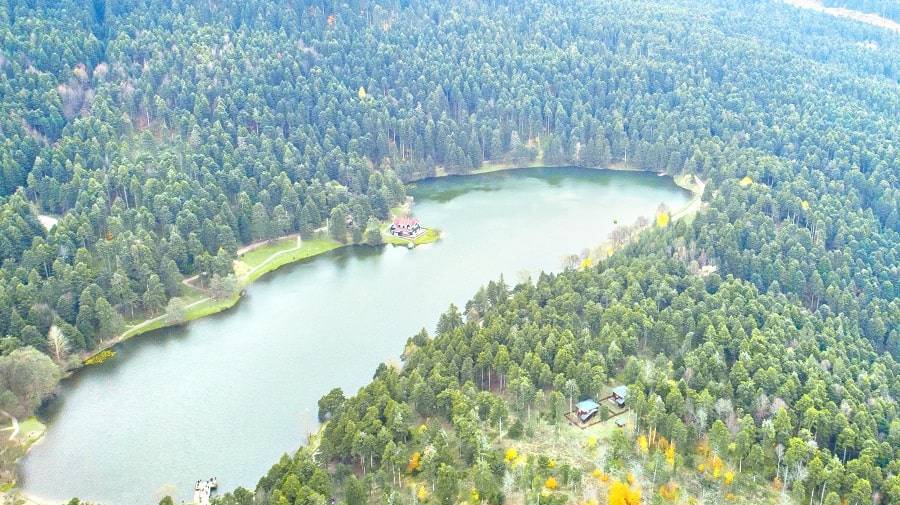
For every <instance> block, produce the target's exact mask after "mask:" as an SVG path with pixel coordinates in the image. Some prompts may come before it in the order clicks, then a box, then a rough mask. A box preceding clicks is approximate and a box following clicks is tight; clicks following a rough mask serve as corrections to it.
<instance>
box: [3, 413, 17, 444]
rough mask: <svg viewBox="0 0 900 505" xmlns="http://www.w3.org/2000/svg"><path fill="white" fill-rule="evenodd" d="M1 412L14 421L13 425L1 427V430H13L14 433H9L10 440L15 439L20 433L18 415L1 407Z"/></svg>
mask: <svg viewBox="0 0 900 505" xmlns="http://www.w3.org/2000/svg"><path fill="white" fill-rule="evenodd" d="M0 414H3V415H4V416H6V417H8V418H9V420H10V421H12V426H9V427H7V428H0V431H6V430H12V433H10V434H9V440H13V439H15V438H16V436H17V435H18V434H19V420H18V419H16V416H14V415H12V414H10V413H9V412H7V411H5V410H2V409H0Z"/></svg>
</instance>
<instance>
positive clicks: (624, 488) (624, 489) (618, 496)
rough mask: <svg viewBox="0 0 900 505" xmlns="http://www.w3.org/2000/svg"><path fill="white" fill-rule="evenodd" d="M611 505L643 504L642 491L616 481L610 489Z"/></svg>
mask: <svg viewBox="0 0 900 505" xmlns="http://www.w3.org/2000/svg"><path fill="white" fill-rule="evenodd" d="M608 498H609V505H639V504H640V503H641V490H640V489H637V488H633V487H631V486H629V485H628V484H626V483H624V482H620V481H616V482H614V483H613V485H612V486H610V487H609V493H608Z"/></svg>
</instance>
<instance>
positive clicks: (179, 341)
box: [21, 168, 691, 505]
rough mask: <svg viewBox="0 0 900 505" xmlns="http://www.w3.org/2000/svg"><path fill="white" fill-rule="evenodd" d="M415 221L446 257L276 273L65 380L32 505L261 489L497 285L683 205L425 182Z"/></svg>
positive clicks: (675, 199)
mask: <svg viewBox="0 0 900 505" xmlns="http://www.w3.org/2000/svg"><path fill="white" fill-rule="evenodd" d="M410 194H412V195H413V196H414V198H415V205H414V207H413V210H414V212H415V215H416V216H417V217H418V218H419V219H420V220H421V222H422V224H423V225H424V226H428V227H436V228H440V229H441V230H442V232H443V236H442V238H441V240H440V241H438V242H436V243H434V244H428V245H423V246H419V247H416V248H415V249H412V250H410V249H407V248H405V247H393V246H387V247H383V248H372V247H362V246H360V247H348V248H341V249H338V250H334V251H331V252H328V253H325V254H323V255H321V256H318V257H316V258H314V259H312V260H308V261H306V262H301V263H297V264H294V265H290V266H287V267H284V268H282V269H281V270H279V271H278V272H277V273H274V274H271V275H268V276H266V277H263V278H262V279H260V280H259V281H257V282H256V283H254V284H253V285H252V286H250V287H249V288H248V292H247V295H246V297H245V299H244V300H243V301H242V302H241V303H240V304H239V305H238V306H237V307H236V308H234V309H232V310H230V311H228V312H224V313H222V314H218V315H215V316H211V317H208V318H205V319H202V320H198V321H195V322H192V323H191V324H189V325H187V326H183V327H177V328H167V329H163V330H158V331H155V332H151V333H148V334H146V335H143V336H141V337H140V338H136V339H131V340H128V341H126V342H124V343H122V344H121V345H118V346H116V348H115V350H116V352H117V353H118V357H117V358H116V359H114V360H111V361H109V362H107V363H104V364H102V365H100V366H96V367H88V368H86V369H84V370H82V371H80V372H79V373H77V374H75V375H74V377H72V378H71V379H69V380H66V381H64V383H63V385H62V388H61V389H62V390H61V394H60V396H59V399H58V400H57V401H55V402H54V403H53V404H51V405H50V407H49V409H48V412H47V417H48V418H49V424H48V427H47V434H46V436H45V437H44V439H43V440H42V441H41V442H40V443H39V444H37V445H36V446H35V447H34V448H33V449H32V450H31V452H30V453H29V454H28V455H27V456H26V457H25V459H24V460H23V461H22V463H21V471H22V476H23V478H22V480H23V482H22V486H23V488H24V491H25V492H26V493H27V494H29V495H30V496H33V497H35V498H36V499H39V500H43V501H51V502H62V501H65V500H68V499H69V498H71V497H72V496H78V497H80V498H82V499H86V500H90V501H95V502H99V503H103V504H104V505H140V504H155V503H157V502H158V501H159V499H160V498H161V496H162V495H164V494H171V495H173V497H174V498H175V502H176V503H180V502H181V500H189V499H190V494H191V490H192V486H193V484H194V483H195V482H196V481H197V480H198V479H208V478H209V477H212V476H215V477H217V478H218V481H219V482H220V486H221V487H222V488H224V489H225V490H229V489H233V488H234V487H236V486H239V485H243V486H245V487H249V488H253V487H255V485H256V482H257V480H258V479H259V478H260V477H261V476H262V475H263V474H264V473H265V472H266V471H268V469H269V468H270V467H271V465H272V464H273V463H274V462H275V461H277V459H278V457H279V456H280V455H281V454H282V453H284V452H290V451H293V450H295V449H296V448H297V447H298V446H299V445H300V444H301V443H303V442H304V441H305V440H306V438H307V435H308V434H309V433H310V432H313V431H315V430H316V429H317V427H318V422H317V419H316V409H317V405H316V404H317V401H318V399H319V398H320V397H321V396H322V395H324V394H325V393H327V392H328V391H329V390H330V389H331V388H333V387H336V386H339V387H342V388H343V389H344V391H345V392H346V393H347V394H352V393H353V392H355V391H356V390H357V388H359V387H360V386H362V385H364V384H366V383H368V382H369V381H370V380H371V377H372V375H373V373H374V371H375V369H376V367H377V366H378V364H379V363H381V362H384V361H390V360H392V361H397V360H398V356H399V355H400V353H401V352H402V350H403V346H404V344H405V343H406V340H407V338H409V337H411V336H412V335H413V334H414V333H416V332H417V331H418V330H419V329H420V328H422V327H423V326H425V327H427V328H428V329H429V331H431V330H433V327H434V324H435V322H436V321H437V318H438V316H439V315H440V313H441V312H443V311H444V310H446V308H447V306H448V305H449V303H451V302H453V303H456V304H457V305H459V306H462V305H463V304H464V303H465V301H466V300H468V299H469V298H470V297H471V296H472V295H473V294H474V293H475V291H476V290H477V289H478V287H479V286H481V285H483V284H485V283H487V282H488V281H489V280H492V279H497V278H498V277H499V276H500V275H501V274H503V275H504V276H505V278H506V279H507V282H508V283H509V284H514V283H515V282H517V281H518V280H519V279H520V277H521V275H522V273H523V272H528V273H530V274H531V276H532V277H534V276H535V275H536V274H537V273H538V272H540V271H541V270H545V271H558V270H560V269H561V266H562V258H563V256H565V255H567V254H571V253H579V252H580V251H582V250H584V249H585V248H589V247H592V246H596V245H597V244H599V243H600V242H602V241H603V240H605V239H606V237H607V235H608V234H609V232H610V231H611V230H612V229H613V228H614V227H615V224H614V223H615V222H618V223H620V224H630V223H633V222H634V221H635V219H637V218H638V216H641V215H643V216H647V217H648V218H652V217H653V215H654V213H655V211H656V208H657V206H658V205H659V204H660V203H665V204H666V205H668V206H669V207H670V208H672V209H678V208H681V207H682V206H684V205H685V204H686V203H687V202H688V201H689V200H690V197H691V195H690V193H689V192H687V191H685V190H683V189H680V188H678V187H677V186H676V185H675V184H674V183H673V182H672V180H671V179H670V178H668V177H657V176H656V174H650V173H640V172H615V171H606V170H590V169H577V168H553V169H528V170H509V171H501V172H493V173H489V174H483V175H476V176H461V177H442V178H437V179H430V180H426V181H420V182H418V183H416V184H415V185H414V186H413V187H412V188H411V190H410Z"/></svg>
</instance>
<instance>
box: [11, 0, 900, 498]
mask: <svg viewBox="0 0 900 505" xmlns="http://www.w3.org/2000/svg"><path fill="white" fill-rule="evenodd" d="M0 22H2V31H0V37H2V44H0V47H2V49H0V50H2V52H0V71H2V74H3V79H2V80H0V107H2V112H3V113H2V115H0V121H2V124H0V128H2V132H3V143H2V147H0V165H2V166H0V174H2V175H0V191H2V194H3V195H4V196H3V201H2V207H0V216H2V222H0V226H2V229H3V234H2V236H0V251H2V256H3V258H4V260H3V266H2V269H0V335H6V337H5V338H4V339H3V345H2V348H3V353H4V354H9V353H10V352H11V351H13V350H14V349H18V348H20V347H23V346H32V347H35V348H37V349H39V350H41V351H43V352H45V353H48V354H50V355H53V356H54V359H55V360H56V361H57V362H60V363H62V362H64V360H62V359H60V358H61V356H60V355H58V353H55V352H54V350H57V351H58V349H59V346H58V345H55V344H58V342H59V340H58V339H59V334H60V333H61V334H63V335H64V336H65V342H66V343H67V346H66V347H67V350H69V351H81V350H86V349H91V348H93V347H95V346H96V344H97V343H98V342H99V340H101V339H104V338H108V337H110V336H113V335H115V334H116V333H117V332H119V331H121V329H122V326H123V320H124V319H125V318H127V319H134V318H137V317H140V316H141V315H155V314H158V313H159V312H160V311H162V310H163V308H164V307H165V304H166V301H167V299H168V298H170V297H172V296H176V295H178V294H179V293H180V290H181V289H182V285H181V281H182V279H183V278H184V277H185V276H191V275H194V274H202V279H201V280H206V281H211V280H212V279H213V278H216V277H218V278H222V277H225V276H227V275H229V274H230V273H231V259H232V257H233V255H234V252H235V251H236V250H237V248H238V247H239V245H240V244H244V243H249V242H252V241H255V240H259V239H265V238H269V237H273V236H278V235H283V234H286V233H291V232H299V233H300V234H301V236H304V237H309V236H312V234H313V233H314V230H316V229H318V228H320V227H322V226H325V225H327V224H329V221H332V222H334V221H337V222H341V223H343V222H344V216H347V215H351V216H352V217H353V222H354V223H366V222H367V221H368V220H369V218H370V217H375V218H378V219H384V218H386V217H387V215H388V210H389V208H390V207H392V206H394V205H396V204H397V203H399V202H401V201H402V200H403V198H404V197H405V192H404V188H403V185H402V182H401V181H404V180H411V179H414V178H417V177H422V176H427V175H431V174H434V173H436V172H437V171H438V170H444V171H450V172H460V173H465V172H467V171H470V170H472V169H473V168H476V167H479V166H481V165H482V164H484V163H486V162H509V163H525V162H531V161H539V162H541V163H544V164H550V165H554V164H557V165H563V164H577V165H584V166H602V165H605V164H608V163H611V162H623V161H625V159H626V158H627V162H628V165H629V166H634V167H639V168H643V169H647V170H654V171H661V172H667V173H669V174H683V173H689V174H696V175H698V176H699V177H700V178H701V179H703V180H704V181H706V183H707V187H706V196H705V199H706V200H707V204H708V209H707V210H706V211H705V212H704V213H702V214H700V215H699V216H698V217H697V218H695V219H693V220H692V221H691V222H689V223H686V222H681V221H679V222H678V223H676V224H674V225H672V226H668V227H663V228H659V229H656V230H652V231H649V232H647V233H645V234H643V235H642V236H641V237H640V238H639V239H638V240H636V241H635V242H633V243H631V244H629V245H627V246H625V247H624V248H623V249H622V250H620V251H618V252H617V253H616V254H614V255H613V256H612V257H610V258H608V259H606V260H604V261H602V262H600V263H599V264H598V265H597V266H595V267H591V268H588V269H586V270H581V271H566V272H564V273H562V274H560V275H558V276H551V275H543V276H541V277H540V278H539V279H535V280H534V281H533V282H531V283H524V284H521V285H519V286H515V287H510V286H507V285H506V284H504V283H502V282H495V283H491V284H490V285H488V286H487V287H486V288H485V289H484V290H483V291H481V292H479V293H477V294H476V295H475V297H474V298H473V300H472V301H471V302H470V303H469V304H468V306H467V307H465V308H464V310H463V311H462V312H460V311H459V310H458V309H455V308H451V310H450V311H448V312H447V314H445V315H444V316H443V317H442V318H441V321H440V322H439V324H438V331H437V333H436V335H434V336H433V338H432V336H429V335H427V334H425V333H422V334H420V335H417V336H416V337H414V338H412V339H411V340H410V344H409V345H408V346H407V349H406V350H405V352H404V360H405V361H404V366H403V367H402V368H401V369H397V368H393V367H389V366H384V367H382V368H380V369H379V370H378V372H377V373H376V376H375V378H374V380H373V382H372V384H371V385H369V386H367V387H366V388H364V389H363V390H361V391H360V392H359V393H358V394H357V395H355V396H352V397H350V398H348V399H344V397H343V394H342V393H340V392H335V393H334V394H332V395H330V396H329V397H327V398H326V399H323V404H322V406H323V409H322V418H323V419H329V421H328V423H327V425H326V427H325V429H324V431H323V432H322V434H321V436H320V439H319V442H318V443H319V448H318V452H317V453H315V455H314V454H313V452H312V451H307V450H305V449H304V450H301V451H300V452H298V453H297V454H296V455H295V456H293V457H290V458H289V457H285V458H284V459H283V460H282V461H281V462H280V463H278V464H277V465H275V466H274V467H273V468H272V470H271V471H270V472H269V474H268V475H267V476H265V477H264V478H263V479H261V481H260V483H259V486H258V488H257V490H256V492H255V493H251V492H247V491H245V490H239V491H237V492H235V493H234V494H233V495H228V496H226V497H224V498H223V499H222V502H223V503H240V504H249V503H271V504H277V505H283V504H290V503H293V504H306V503H323V502H324V501H326V500H327V499H328V498H330V497H332V496H334V497H336V498H337V499H341V500H345V501H346V502H347V503H350V504H352V505H356V504H358V503H363V502H366V501H373V502H374V501H378V502H381V501H384V502H385V503H397V502H403V503H406V502H409V503H412V502H413V501H421V500H433V501H437V502H440V503H455V502H457V501H458V500H462V499H468V500H472V501H474V502H479V501H488V502H491V503H499V502H501V501H502V500H503V499H504V498H506V499H510V500H513V501H515V502H522V501H523V500H527V501H528V502H533V501H537V500H540V501H541V502H542V503H550V502H565V501H578V502H583V501H590V500H592V499H594V500H598V499H607V498H609V499H610V500H611V503H612V500H619V499H621V500H625V501H618V502H615V503H633V502H634V498H635V496H634V494H635V493H636V492H637V491H638V489H640V490H641V492H642V493H643V495H644V497H645V499H647V500H669V499H672V500H674V501H681V502H684V503H687V502H688V501H689V499H691V498H696V499H700V500H703V501H707V502H721V501H724V500H726V499H728V500H731V499H737V500H740V499H743V500H745V501H747V502H754V500H756V499H759V500H763V499H768V498H771V495H772V494H776V493H781V494H783V496H790V497H793V499H794V500H795V501H796V502H797V503H812V502H816V503H820V504H821V503H828V504H829V505H832V504H836V503H840V502H841V500H845V501H846V502H847V503H850V504H863V503H873V502H874V503H900V477H898V474H900V420H898V417H897V409H898V407H897V398H898V395H900V367H898V364H897V361H896V359H897V358H898V357H900V297H898V290H900V286H898V278H900V275H898V264H900V261H898V249H900V235H898V234H900V152H898V145H897V139H900V121H898V117H900V82H898V81H900V38H898V37H897V35H896V34H892V33H890V32H888V31H881V30H879V29H878V28H875V27H869V26H866V25H862V24H854V23H852V22H849V21H846V20H841V19H836V18H831V17H828V16H824V15H820V14H816V13H813V12H808V11H803V10H799V9H793V8H790V7H787V6H785V5H782V4H781V3H779V2H758V3H749V2H743V1H738V0H733V1H729V0H722V1H715V2H711V3H706V2H699V1H694V0H665V1H663V2H652V3H650V2H646V3H645V2H618V1H603V0H589V1H585V2H577V3H576V2H564V1H538V0H528V1H524V2H506V1H501V0H495V1H489V2H475V1H461V2H452V3H447V2H443V1H437V0H434V1H430V0H426V1H422V2H405V1H370V0H366V1H362V0H354V1H350V2H288V3H283V2H274V1H265V0H260V1H253V2H243V1H226V2H196V3H195V2H178V1H165V0H144V1H123V2H110V3H104V2H102V1H93V2H77V1H72V0H68V1H65V2H44V1H40V0H33V1H28V2H25V1H22V2H18V1H11V2H5V3H3V4H2V5H0ZM36 33H40V36H36V35H35V34H36ZM36 213H43V214H52V215H56V216H59V217H60V221H59V223H58V224H57V225H56V226H55V227H53V228H52V229H51V230H50V231H44V228H43V227H42V226H41V224H40V223H39V222H38V220H37V217H36ZM351 231H352V230H351ZM344 238H345V239H346V240H352V239H351V238H350V237H344ZM603 239H604V237H597V241H598V243H599V242H600V241H602V240H603ZM472 261H477V258H473V259H472ZM702 267H715V270H716V271H715V272H713V273H709V271H710V270H711V269H710V268H707V269H702ZM701 272H702V273H703V274H704V275H702V276H701V275H698V274H699V273H701ZM426 323H428V322H427V321H423V324H426ZM51 328H57V329H58V330H59V331H55V330H54V331H51ZM400 351H401V350H400V349H398V352H400ZM10 356H13V354H10ZM611 382H618V383H625V384H628V385H629V391H630V396H631V398H632V401H633V406H632V408H633V410H634V412H635V414H636V419H635V421H636V430H635V431H634V432H633V433H632V434H631V435H630V436H632V437H635V439H628V438H626V437H625V436H624V435H623V434H622V432H617V433H618V434H616V435H613V436H612V437H611V440H610V441H609V442H604V444H603V447H601V448H600V449H596V448H591V450H592V451H593V450H598V451H599V454H594V453H591V454H594V455H592V456H591V458H590V461H591V463H590V464H587V463H585V462H583V461H576V460H572V459H571V458H569V459H567V458H566V457H565V456H563V455H561V454H555V453H553V452H552V451H548V452H547V453H541V454H537V453H531V454H528V455H527V456H526V455H524V454H523V455H520V456H518V457H517V456H516V455H513V456H512V457H509V456H510V453H509V452H508V449H511V448H514V446H515V445H516V444H524V443H525V442H519V441H518V440H529V439H534V438H536V433H540V430H541V429H542V426H545V425H549V426H555V425H556V424H557V423H560V422H561V421H560V412H561V410H563V407H562V406H561V405H562V404H565V406H566V407H568V406H569V405H568V404H569V403H570V401H571V400H572V399H576V400H577V399H578V398H579V397H582V396H596V395H598V394H599V390H600V389H601V388H602V387H605V386H608V385H609V384H610V383H611ZM8 387H10V388H13V387H15V384H12V385H10V386H8ZM561 402H562V403H561ZM640 437H644V438H643V440H644V442H641V438H640ZM659 437H665V444H662V443H661V442H660V438H659ZM635 440H637V441H635ZM648 440H649V442H648ZM670 449H671V451H670ZM654 458H656V460H654ZM557 459H558V460H559V461H558V462H557ZM551 460H552V461H553V464H552V465H551V464H550V461H551ZM654 461H655V463H657V464H654ZM660 461H662V463H660ZM594 466H597V467H596V468H594ZM707 466H708V467H710V468H712V467H717V468H718V470H715V471H714V470H711V469H710V470H707ZM701 467H702V469H701ZM723 468H724V469H725V470H723ZM610 475H611V476H612V477H611V481H610V482H607V481H605V480H603V479H602V477H609V476H610ZM698 475H699V476H698ZM728 475H730V477H727V478H726V476H728ZM629 476H630V478H629ZM551 478H552V479H553V480H552V482H551V480H550V479H551ZM612 481H615V482H612ZM726 481H727V482H726ZM401 482H402V484H401ZM773 482H774V484H773ZM626 483H627V484H626ZM668 484H671V486H672V487H669V488H666V487H665V486H666V485H668ZM770 484H771V485H773V486H774V487H775V490H774V491H773V490H772V487H770ZM410 485H411V486H412V487H410ZM659 486H663V487H662V488H660V487H659ZM628 500H630V501H628Z"/></svg>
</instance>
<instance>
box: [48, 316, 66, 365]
mask: <svg viewBox="0 0 900 505" xmlns="http://www.w3.org/2000/svg"><path fill="white" fill-rule="evenodd" d="M47 347H48V348H49V349H50V352H51V353H52V354H53V360H54V361H56V362H57V363H62V362H63V360H65V359H66V355H68V353H69V339H68V338H67V337H66V336H65V334H63V332H62V330H60V329H59V326H56V325H55V324H54V325H53V326H51V327H50V331H48V332H47Z"/></svg>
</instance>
